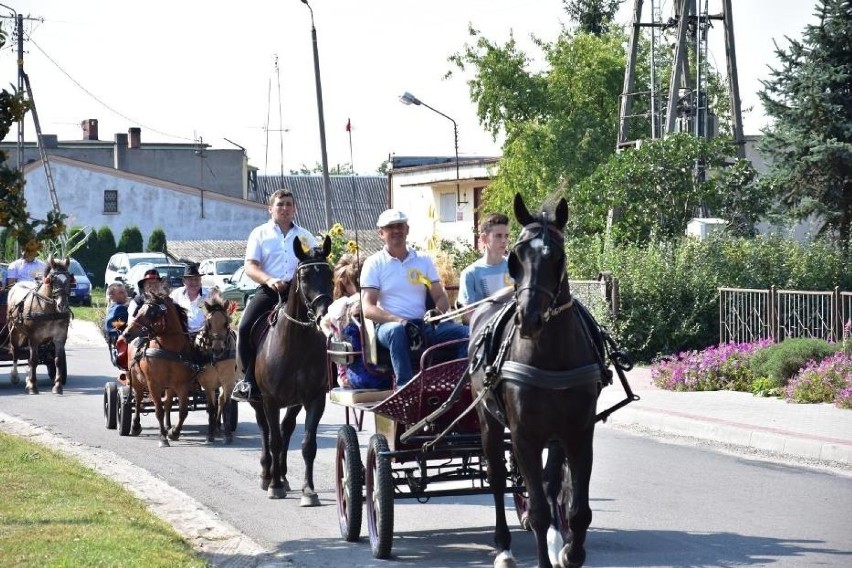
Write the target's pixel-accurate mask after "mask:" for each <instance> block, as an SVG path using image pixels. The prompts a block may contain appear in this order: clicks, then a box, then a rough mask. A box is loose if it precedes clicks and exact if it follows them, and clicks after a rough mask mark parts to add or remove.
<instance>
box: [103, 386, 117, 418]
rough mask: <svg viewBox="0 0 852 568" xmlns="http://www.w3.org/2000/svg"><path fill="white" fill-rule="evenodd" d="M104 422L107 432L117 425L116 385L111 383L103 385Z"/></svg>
mask: <svg viewBox="0 0 852 568" xmlns="http://www.w3.org/2000/svg"><path fill="white" fill-rule="evenodd" d="M104 422H105V423H106V427H107V430H115V428H116V425H117V424H118V384H117V383H115V382H112V381H111V382H108V383H107V384H105V385H104Z"/></svg>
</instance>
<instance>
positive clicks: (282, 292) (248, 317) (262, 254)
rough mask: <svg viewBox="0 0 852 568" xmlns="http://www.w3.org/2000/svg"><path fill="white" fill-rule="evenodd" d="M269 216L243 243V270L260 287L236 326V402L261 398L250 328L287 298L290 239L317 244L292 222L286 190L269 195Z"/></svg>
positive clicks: (292, 259) (291, 271)
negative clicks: (240, 376)
mask: <svg viewBox="0 0 852 568" xmlns="http://www.w3.org/2000/svg"><path fill="white" fill-rule="evenodd" d="M269 215H270V219H269V221H267V222H266V223H264V224H263V225H259V226H257V227H255V228H254V230H252V232H251V234H249V238H248V243H247V244H246V259H245V273H246V274H247V275H248V277H249V278H251V279H252V280H254V281H255V282H257V283H258V284H260V287H259V288H258V289H257V292H256V293H255V295H254V297H253V298H252V299H251V300H250V301H249V303H248V305H246V308H245V310H244V311H243V315H242V318H241V319H240V325H239V328H238V329H237V357H238V359H239V362H240V369H242V372H243V374H244V376H243V379H242V380H241V381H240V382H238V383H237V384H236V386H235V387H234V393H233V395H232V398H233V399H234V400H239V401H248V402H260V400H261V397H260V391H259V390H258V388H257V384H256V383H255V380H254V360H255V356H256V355H257V354H256V353H255V350H254V347H253V346H252V344H251V328H252V327H253V326H254V324H255V323H256V322H257V320H259V319H260V318H261V317H262V316H263V314H265V313H267V312H269V311H270V310H272V309H273V308H274V307H275V306H276V305H277V304H278V302H279V301H282V302H283V301H285V300H286V299H287V293H288V292H289V290H290V281H291V280H292V279H293V276H295V274H296V267H297V266H298V265H299V259H298V258H296V255H295V253H294V252H293V239H299V240H301V242H302V246H303V247H309V248H313V247H315V246H317V240H316V238H315V237H314V236H313V235H312V234H311V232H310V231H308V230H307V229H303V228H302V227H300V226H298V225H297V224H296V223H295V222H294V219H295V218H296V200H295V198H294V197H293V193H292V192H291V191H290V190H289V189H283V188H282V189H279V190H278V191H276V192H275V193H273V194H272V195H270V196H269Z"/></svg>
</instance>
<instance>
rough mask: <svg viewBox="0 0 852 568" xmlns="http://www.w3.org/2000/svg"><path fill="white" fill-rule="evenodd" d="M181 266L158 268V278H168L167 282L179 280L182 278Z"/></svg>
mask: <svg viewBox="0 0 852 568" xmlns="http://www.w3.org/2000/svg"><path fill="white" fill-rule="evenodd" d="M183 270H184V268H183V266H158V267H157V271H158V272H159V273H160V278H168V279H169V280H181V279H182V278H183Z"/></svg>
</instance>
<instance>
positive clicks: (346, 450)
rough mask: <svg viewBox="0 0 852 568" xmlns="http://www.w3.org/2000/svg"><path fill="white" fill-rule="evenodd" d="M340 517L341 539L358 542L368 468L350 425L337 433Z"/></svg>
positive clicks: (336, 485)
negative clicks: (364, 464) (366, 468)
mask: <svg viewBox="0 0 852 568" xmlns="http://www.w3.org/2000/svg"><path fill="white" fill-rule="evenodd" d="M336 463H337V471H336V478H335V487H336V489H337V518H338V520H339V522H340V536H342V537H343V538H345V539H346V540H347V541H349V542H355V541H356V540H358V538H359V537H360V536H361V516H362V513H363V508H364V493H363V490H364V466H363V464H362V463H361V450H360V448H359V447H358V435H357V434H356V433H355V428H353V427H352V426H350V425H348V424H346V425H344V426H341V427H340V430H338V431H337V460H336Z"/></svg>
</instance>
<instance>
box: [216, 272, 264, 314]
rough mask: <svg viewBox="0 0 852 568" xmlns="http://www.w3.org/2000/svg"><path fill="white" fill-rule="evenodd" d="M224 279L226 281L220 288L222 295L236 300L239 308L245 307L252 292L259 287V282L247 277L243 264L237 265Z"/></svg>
mask: <svg viewBox="0 0 852 568" xmlns="http://www.w3.org/2000/svg"><path fill="white" fill-rule="evenodd" d="M225 280H226V281H227V282H226V283H225V287H224V288H220V290H221V291H222V295H223V296H225V298H227V299H228V300H234V301H236V302H237V304H239V306H240V309H243V308H245V307H246V304H247V303H248V301H249V300H251V299H252V297H253V296H254V293H255V292H257V289H258V288H259V287H260V284H258V283H257V282H255V281H254V280H252V279H251V278H249V277H248V275H247V274H246V272H245V267H244V266H241V267H239V268H238V269H237V271H236V272H234V274H233V275H232V276H231V277H230V278H225Z"/></svg>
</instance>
